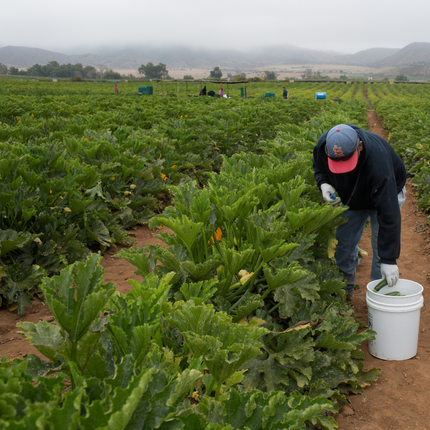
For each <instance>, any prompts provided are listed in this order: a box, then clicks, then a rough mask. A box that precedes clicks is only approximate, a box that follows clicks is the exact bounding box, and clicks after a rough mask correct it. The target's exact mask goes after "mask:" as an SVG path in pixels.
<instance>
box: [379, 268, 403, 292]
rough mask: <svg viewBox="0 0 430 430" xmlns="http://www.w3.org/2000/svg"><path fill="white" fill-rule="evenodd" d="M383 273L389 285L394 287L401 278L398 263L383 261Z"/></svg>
mask: <svg viewBox="0 0 430 430" xmlns="http://www.w3.org/2000/svg"><path fill="white" fill-rule="evenodd" d="M381 275H382V279H386V280H387V284H388V286H389V287H394V285H396V284H397V281H398V280H399V268H398V267H397V264H384V263H381Z"/></svg>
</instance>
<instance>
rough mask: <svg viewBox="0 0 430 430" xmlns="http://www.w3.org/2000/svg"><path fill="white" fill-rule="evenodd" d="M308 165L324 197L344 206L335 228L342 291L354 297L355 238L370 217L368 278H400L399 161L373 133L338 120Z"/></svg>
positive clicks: (390, 280)
mask: <svg viewBox="0 0 430 430" xmlns="http://www.w3.org/2000/svg"><path fill="white" fill-rule="evenodd" d="M313 169H314V177H315V180H316V181H317V184H318V187H319V188H320V189H321V192H322V195H323V198H324V200H325V201H326V202H328V203H330V204H336V203H339V202H340V201H341V202H342V205H345V206H348V210H347V211H346V212H344V215H345V216H346V218H347V219H348V222H346V223H345V224H342V225H340V226H338V227H337V229H336V239H337V241H338V244H337V246H336V264H337V265H338V266H339V269H340V271H341V272H342V273H343V275H344V279H345V280H346V287H345V290H346V291H347V292H348V293H349V295H350V297H353V296H354V285H355V280H356V277H355V271H356V267H357V266H358V242H359V241H360V238H361V235H362V234H363V230H364V226H365V224H366V221H367V220H368V218H369V217H370V222H371V226H372V249H373V261H372V271H371V274H370V278H371V280H372V281H374V280H376V279H381V278H382V279H386V280H387V283H388V286H390V287H392V286H393V285H395V284H396V282H397V281H398V279H399V269H398V267H397V264H396V260H397V258H399V255H400V207H401V205H402V204H403V202H404V201H405V193H406V190H405V188H404V185H405V183H406V169H405V166H404V164H403V161H402V160H401V159H400V158H399V156H398V155H397V154H396V153H395V152H394V149H393V148H392V147H391V146H390V144H389V143H388V142H386V141H385V140H384V139H383V138H382V137H379V136H378V135H377V134H374V133H371V132H369V131H366V130H362V129H360V128H359V127H357V126H355V125H352V124H339V125H337V126H335V127H333V128H332V129H330V130H329V131H326V132H325V133H324V134H323V135H322V136H321V137H320V138H319V140H318V143H317V144H316V146H315V148H314V156H313ZM336 191H337V193H338V195H339V197H340V198H339V197H336V196H335V193H336Z"/></svg>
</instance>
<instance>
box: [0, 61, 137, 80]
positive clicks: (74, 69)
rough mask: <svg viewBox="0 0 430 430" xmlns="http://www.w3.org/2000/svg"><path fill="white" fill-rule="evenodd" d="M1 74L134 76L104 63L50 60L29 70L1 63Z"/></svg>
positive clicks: (93, 77) (67, 76)
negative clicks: (116, 70) (115, 69)
mask: <svg viewBox="0 0 430 430" xmlns="http://www.w3.org/2000/svg"><path fill="white" fill-rule="evenodd" d="M0 75H11V76H35V77H41V78H83V79H121V78H133V77H134V76H133V75H128V76H127V75H121V74H120V73H118V72H115V71H113V70H112V69H108V68H107V67H106V66H104V65H103V64H99V65H98V66H97V67H94V66H85V67H84V66H83V65H82V64H81V63H76V64H71V63H68V64H59V63H58V62H57V61H50V62H49V63H48V64H45V65H40V64H37V63H36V64H34V65H33V66H31V67H29V68H28V69H27V70H25V69H18V67H13V66H12V67H7V66H6V65H4V64H2V63H0Z"/></svg>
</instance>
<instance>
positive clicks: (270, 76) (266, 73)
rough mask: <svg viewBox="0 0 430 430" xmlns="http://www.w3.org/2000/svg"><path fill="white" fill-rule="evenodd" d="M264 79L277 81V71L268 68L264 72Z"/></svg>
mask: <svg viewBox="0 0 430 430" xmlns="http://www.w3.org/2000/svg"><path fill="white" fill-rule="evenodd" d="M263 79H264V80H265V81H276V79H277V77H276V73H275V72H269V71H268V70H265V71H264V72H263Z"/></svg>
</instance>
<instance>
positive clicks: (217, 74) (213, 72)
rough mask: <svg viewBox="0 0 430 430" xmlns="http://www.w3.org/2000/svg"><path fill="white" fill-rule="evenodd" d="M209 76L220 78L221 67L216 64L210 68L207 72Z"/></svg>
mask: <svg viewBox="0 0 430 430" xmlns="http://www.w3.org/2000/svg"><path fill="white" fill-rule="evenodd" d="M209 77H210V78H212V79H221V78H222V71H221V69H220V68H219V67H218V66H217V67H214V69H213V70H211V72H210V73H209Z"/></svg>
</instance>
